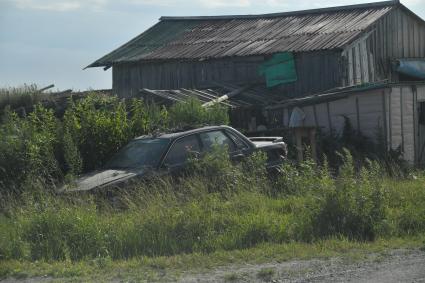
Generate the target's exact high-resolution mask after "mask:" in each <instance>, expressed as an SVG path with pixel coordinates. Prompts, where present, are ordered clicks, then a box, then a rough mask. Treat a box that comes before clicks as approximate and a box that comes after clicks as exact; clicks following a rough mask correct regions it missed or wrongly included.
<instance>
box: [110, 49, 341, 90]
mask: <svg viewBox="0 0 425 283" xmlns="http://www.w3.org/2000/svg"><path fill="white" fill-rule="evenodd" d="M265 60H267V58H263V57H242V58H229V59H221V60H208V61H200V62H199V61H194V62H191V61H185V62H177V61H175V62H170V61H167V62H162V63H157V62H156V63H144V64H122V65H115V66H114V67H113V72H112V73H113V89H114V91H115V93H117V94H118V95H119V96H122V97H130V96H134V95H136V94H137V93H138V91H139V89H141V88H150V89H178V88H203V87H209V86H211V82H212V81H216V82H223V83H233V84H247V83H253V82H264V77H262V76H260V75H259V74H258V68H259V66H260V65H261V64H262V63H263V62H264V61H265ZM295 62H296V70H297V76H298V80H297V82H295V83H289V84H285V85H281V86H277V87H276V88H274V90H273V91H274V92H276V91H277V92H278V93H280V94H282V98H285V96H286V97H295V96H301V95H305V94H311V93H315V92H318V91H324V90H327V89H330V88H333V87H337V86H339V84H340V81H341V68H340V52H335V51H319V52H308V53H300V54H295Z"/></svg>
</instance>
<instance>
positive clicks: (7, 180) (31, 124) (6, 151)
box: [0, 105, 61, 193]
mask: <svg viewBox="0 0 425 283" xmlns="http://www.w3.org/2000/svg"><path fill="white" fill-rule="evenodd" d="M58 146H59V138H58V121H57V120H56V118H55V117H54V115H53V111H51V110H47V109H45V108H43V107H42V106H41V105H37V106H36V107H35V110H34V112H32V113H31V114H30V115H29V116H28V118H19V117H18V116H17V115H16V114H15V113H13V112H11V111H10V110H6V114H5V116H4V118H3V123H2V124H0V191H1V192H2V193H11V192H18V191H21V190H22V185H24V184H28V183H33V182H34V181H35V180H42V181H44V182H47V183H50V184H52V183H53V180H55V179H57V178H60V177H61V171H60V169H59V167H58V162H57V159H56V157H57V156H56V154H57V150H58Z"/></svg>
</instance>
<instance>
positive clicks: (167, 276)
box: [0, 235, 425, 282]
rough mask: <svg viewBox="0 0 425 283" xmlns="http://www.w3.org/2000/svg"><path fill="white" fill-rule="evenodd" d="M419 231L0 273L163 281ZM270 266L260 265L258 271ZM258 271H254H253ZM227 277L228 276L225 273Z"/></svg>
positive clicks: (328, 253) (2, 264) (10, 266)
mask: <svg viewBox="0 0 425 283" xmlns="http://www.w3.org/2000/svg"><path fill="white" fill-rule="evenodd" d="M424 239H425V235H417V236H414V237H413V236H412V237H403V238H390V239H384V238H380V239H377V240H376V241H375V242H356V241H349V240H347V239H330V240H322V241H318V242H316V243H312V244H307V243H296V242H293V243H286V244H269V243H265V244H261V245H258V246H256V247H254V248H249V249H242V250H234V251H216V252H214V253H211V254H201V253H193V254H181V255H175V256H167V257H138V258H133V259H130V260H114V261H113V260H110V259H108V258H97V259H91V260H83V261H77V262H71V261H50V262H48V261H15V260H7V261H0V278H29V277H40V278H41V279H42V278H48V279H49V280H53V281H54V280H55V279H56V280H58V281H61V282H63V281H69V282H71V281H72V282H88V281H90V282H92V281H94V282H104V281H113V280H117V281H125V282H128V281H130V282H132V281H136V282H139V281H148V282H150V281H164V280H177V279H178V278H180V277H181V276H182V275H183V274H187V273H202V272H205V271H208V270H211V269H215V268H220V267H223V266H229V265H240V264H247V263H249V264H261V263H268V262H284V261H289V260H308V259H312V258H321V259H327V258H331V257H341V258H343V259H346V260H348V261H356V260H362V259H363V258H365V257H366V256H367V255H369V254H370V253H377V254H380V253H385V252H387V251H389V250H393V249H400V248H403V249H414V248H419V247H421V246H423V241H424ZM269 273H270V271H267V270H265V271H264V274H261V275H264V276H267V275H269ZM259 276H260V275H259ZM229 277H231V276H230V275H229Z"/></svg>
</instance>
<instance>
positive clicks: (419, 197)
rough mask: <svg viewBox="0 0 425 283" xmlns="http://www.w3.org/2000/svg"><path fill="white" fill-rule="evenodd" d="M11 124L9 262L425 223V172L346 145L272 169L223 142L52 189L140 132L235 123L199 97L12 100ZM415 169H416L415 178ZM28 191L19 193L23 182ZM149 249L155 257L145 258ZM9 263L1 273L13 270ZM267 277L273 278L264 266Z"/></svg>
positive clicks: (409, 229) (0, 240)
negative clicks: (196, 156) (177, 163)
mask: <svg viewBox="0 0 425 283" xmlns="http://www.w3.org/2000/svg"><path fill="white" fill-rule="evenodd" d="M5 113H6V114H5V115H4V117H3V120H2V124H1V125H0V192H1V193H2V196H1V198H0V200H1V203H0V205H1V210H0V261H2V262H11V261H13V260H18V261H30V262H34V261H38V262H51V261H60V262H78V261H87V260H91V261H93V262H96V265H99V266H105V265H108V263H109V262H111V261H118V260H131V259H134V258H139V259H140V258H142V259H144V260H146V261H149V260H152V258H156V257H159V256H183V255H185V254H200V255H205V254H211V253H221V252H226V251H232V250H244V249H247V248H253V247H257V246H259V245H281V244H287V245H295V243H296V244H297V245H304V243H312V246H314V245H315V244H317V243H322V242H323V241H331V240H332V239H335V238H336V239H344V241H347V242H349V243H352V242H367V241H375V240H376V239H385V238H391V237H406V236H412V235H423V234H424V233H425V207H424V206H423V203H424V202H425V190H424V188H423V183H424V181H425V176H424V175H423V174H422V173H421V172H415V173H413V172H412V173H411V174H408V175H402V176H397V178H395V175H394V174H392V173H391V172H388V166H387V165H385V164H383V163H381V162H379V161H370V160H368V159H363V160H362V162H356V161H354V160H353V156H352V155H351V152H350V151H349V150H346V149H343V148H341V150H340V152H339V155H338V161H337V164H339V166H337V168H332V169H330V166H329V165H328V162H327V161H326V159H324V161H323V162H322V164H321V165H317V164H315V163H314V162H313V161H312V160H307V161H305V162H303V163H301V164H298V165H295V164H291V163H289V162H288V163H286V164H284V165H283V166H282V168H281V172H280V173H279V174H277V175H276V176H274V178H269V176H268V174H267V172H266V170H265V167H264V163H265V158H266V157H265V156H264V155H262V154H254V155H253V156H252V157H251V158H249V159H247V160H245V161H243V162H241V163H239V164H234V163H232V162H231V161H230V160H229V158H228V155H227V153H226V152H225V151H223V150H220V149H218V148H216V149H215V150H214V151H213V152H211V153H210V154H207V155H205V156H203V158H202V159H201V160H193V161H192V164H191V167H190V170H188V171H189V172H190V174H187V175H185V176H182V177H181V178H179V179H178V180H176V179H171V178H169V177H163V178H161V179H157V180H151V181H150V182H147V183H140V184H138V185H136V186H135V187H134V188H132V189H131V190H122V191H117V192H116V198H115V200H116V201H118V203H119V204H120V205H119V208H117V207H116V206H115V204H116V202H114V203H110V202H107V201H106V200H103V199H102V198H101V196H94V195H91V196H88V195H84V196H83V195H61V196H57V195H54V194H52V193H51V189H52V188H54V186H55V184H57V183H58V182H60V181H62V180H63V178H64V177H65V176H66V175H70V174H78V173H79V172H85V171H88V170H91V169H95V168H99V167H100V166H102V164H103V163H104V162H105V160H107V159H108V158H109V156H110V155H111V154H112V153H113V152H115V151H116V150H117V149H118V148H119V147H121V146H122V145H123V144H125V143H127V142H128V141H129V140H130V139H131V138H133V137H134V136H138V135H143V134H147V133H150V132H154V131H162V130H164V129H165V128H169V127H184V126H187V125H193V124H205V123H214V124H224V123H226V122H227V121H228V116H227V114H226V110H225V109H223V108H220V107H217V108H212V109H204V108H202V107H201V105H200V103H199V102H198V101H192V100H191V101H188V102H187V103H182V104H176V105H175V106H173V107H172V108H171V109H165V108H159V107H156V106H153V105H146V104H144V103H143V102H142V101H140V100H131V101H121V100H119V99H117V98H115V97H105V96H101V95H92V96H89V97H88V98H86V99H84V100H79V101H69V105H68V108H67V110H66V112H65V114H64V116H63V117H55V115H54V113H53V111H52V110H49V109H46V108H44V107H42V106H40V105H38V106H36V107H35V110H34V111H33V112H32V113H30V114H29V115H28V116H26V117H20V116H19V115H18V114H16V113H14V112H12V111H10V110H6V112H5ZM406 176H407V177H406ZM17 192H19V194H18V193H17ZM145 257H149V258H150V259H149V260H148V259H146V258H145ZM9 274H10V271H9V269H8V270H6V269H5V271H2V269H1V268H0V277H2V276H8V275H9ZM258 276H259V277H272V276H273V272H272V271H270V270H265V271H264V272H262V274H258Z"/></svg>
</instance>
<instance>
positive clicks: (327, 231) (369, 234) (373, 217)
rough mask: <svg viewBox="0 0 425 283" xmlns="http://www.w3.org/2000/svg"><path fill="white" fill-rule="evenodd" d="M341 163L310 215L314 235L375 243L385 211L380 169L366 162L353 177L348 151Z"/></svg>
mask: <svg viewBox="0 0 425 283" xmlns="http://www.w3.org/2000/svg"><path fill="white" fill-rule="evenodd" d="M343 160H344V161H343V165H342V166H341V168H340V172H339V176H338V177H337V178H336V180H335V182H334V185H332V186H327V187H326V188H325V190H324V192H323V194H322V196H321V197H320V198H319V199H318V203H317V207H316V208H315V209H314V210H313V211H312V212H313V213H312V215H311V217H312V221H311V223H312V226H313V227H312V229H313V235H314V236H315V237H319V238H320V237H329V236H334V235H343V236H346V237H348V238H351V239H358V240H374V239H375V238H376V236H377V235H379V233H380V230H381V229H383V228H384V223H385V220H386V217H387V208H388V205H387V197H386V194H385V190H384V188H383V186H382V177H381V174H380V173H381V171H380V167H379V165H377V164H376V163H373V162H369V165H368V166H367V167H364V168H362V170H361V172H360V176H356V171H355V168H354V164H353V159H352V156H351V154H350V152H349V151H348V150H345V151H344V155H343Z"/></svg>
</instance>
